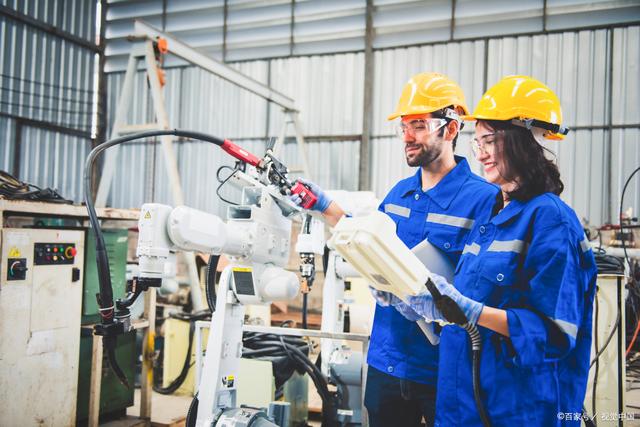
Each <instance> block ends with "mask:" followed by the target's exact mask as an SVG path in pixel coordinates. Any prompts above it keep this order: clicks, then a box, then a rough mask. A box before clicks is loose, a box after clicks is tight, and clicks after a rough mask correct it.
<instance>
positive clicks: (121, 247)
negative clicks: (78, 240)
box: [76, 229, 136, 425]
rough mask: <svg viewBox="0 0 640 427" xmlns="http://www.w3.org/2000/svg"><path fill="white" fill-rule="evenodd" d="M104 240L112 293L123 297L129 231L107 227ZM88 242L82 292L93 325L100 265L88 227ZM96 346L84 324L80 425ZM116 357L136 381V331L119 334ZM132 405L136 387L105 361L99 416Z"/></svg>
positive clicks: (86, 318) (84, 321)
mask: <svg viewBox="0 0 640 427" xmlns="http://www.w3.org/2000/svg"><path fill="white" fill-rule="evenodd" d="M103 232H104V239H105V244H106V247H107V251H108V254H109V268H110V270H111V283H112V285H113V296H114V299H115V298H122V297H123V296H124V295H125V293H126V267H127V250H128V237H127V236H128V231H127V230H126V229H124V230H122V229H111V230H109V229H107V230H104V231H103ZM86 236H87V237H86V242H85V243H86V244H85V248H86V249H85V251H86V252H85V265H84V286H83V294H82V324H83V325H92V324H94V323H98V322H99V321H100V315H99V314H98V303H97V301H96V294H97V293H98V292H99V289H98V268H97V265H96V251H95V236H94V234H93V231H91V230H88V231H87V234H86ZM92 347H93V338H92V328H87V327H83V328H82V330H81V335H80V363H79V370H78V401H77V406H76V407H77V409H76V419H77V424H78V425H85V424H86V420H87V418H88V416H89V389H90V382H91V371H92V366H91V353H92ZM116 358H117V359H118V362H119V363H120V366H121V367H122V369H123V371H124V373H125V375H126V376H127V379H128V380H129V383H130V384H133V383H134V377H135V366H136V333H135V331H132V332H130V333H128V334H125V335H123V336H120V337H118V346H117V348H116ZM132 405H133V389H127V388H126V387H125V386H124V385H122V384H121V383H120V382H119V381H118V379H117V378H116V376H115V375H114V374H113V372H112V371H111V369H109V362H108V361H107V360H106V355H105V359H104V360H103V362H102V381H101V386H100V415H101V416H105V415H106V416H109V415H121V414H124V413H125V412H126V409H127V407H129V406H132Z"/></svg>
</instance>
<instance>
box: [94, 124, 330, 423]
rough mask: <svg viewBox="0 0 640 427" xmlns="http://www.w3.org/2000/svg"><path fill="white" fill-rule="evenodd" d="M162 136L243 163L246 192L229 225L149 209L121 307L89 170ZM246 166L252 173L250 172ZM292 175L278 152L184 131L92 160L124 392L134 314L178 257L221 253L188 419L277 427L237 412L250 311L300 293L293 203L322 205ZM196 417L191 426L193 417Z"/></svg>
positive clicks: (108, 309)
mask: <svg viewBox="0 0 640 427" xmlns="http://www.w3.org/2000/svg"><path fill="white" fill-rule="evenodd" d="M160 135H175V136H181V137H189V138H194V139H199V140H203V141H206V142H211V143H213V144H215V145H218V146H220V147H221V148H222V149H223V150H225V151H226V152H228V153H229V154H231V155H232V156H233V157H235V158H236V159H238V160H239V162H238V163H237V164H236V167H235V168H234V170H233V172H232V173H231V175H230V176H229V177H228V178H227V179H226V181H229V180H232V181H235V182H236V183H238V184H240V185H242V186H243V190H242V200H241V203H240V204H239V205H235V206H230V207H229V209H228V214H227V217H228V219H227V222H226V223H225V222H223V220H222V219H220V218H219V217H218V216H216V215H213V214H209V213H206V212H202V211H199V210H196V209H192V208H189V207H186V206H178V207H176V208H173V207H171V206H167V205H161V204H153V203H150V204H145V205H143V206H142V208H141V213H140V219H139V223H138V229H139V239H138V248H137V255H138V259H139V273H138V276H137V277H134V278H133V280H132V281H131V283H130V285H129V293H128V294H127V296H126V298H124V299H120V300H117V301H115V303H114V301H113V289H112V285H111V280H110V279H111V278H110V273H109V258H108V255H107V251H106V249H105V243H104V237H103V233H102V231H101V228H100V224H99V222H98V220H97V216H96V214H95V208H94V206H93V200H92V198H91V197H90V176H91V169H92V166H93V162H94V160H95V158H96V156H97V155H98V154H100V153H101V152H102V151H104V150H106V149H107V148H109V147H111V146H114V145H118V144H121V143H124V142H127V141H131V140H134V139H142V138H147V137H150V136H160ZM247 165H250V166H253V167H254V168H255V170H247V168H246V166H247ZM287 174H288V170H287V168H286V166H284V165H283V164H282V163H281V162H280V161H279V160H278V159H277V158H275V157H274V155H273V152H272V146H270V147H268V148H267V153H266V155H265V156H264V157H263V158H258V157H256V156H254V155H252V154H251V153H248V152H247V151H245V150H243V149H242V148H240V147H238V146H237V145H235V144H233V143H232V142H231V141H228V140H224V141H223V140H220V139H218V138H215V137H211V136H208V135H204V134H200V133H197V132H187V131H179V130H164V131H148V132H141V133H139V134H134V135H129V136H126V137H121V138H117V139H114V140H111V141H107V142H105V143H103V144H101V145H100V146H98V147H96V148H95V149H94V150H93V151H92V152H91V153H90V155H89V157H88V159H87V162H86V167H85V202H86V204H87V210H88V212H89V218H90V220H91V225H92V228H93V229H94V231H95V232H96V258H97V266H98V276H99V279H100V295H99V299H98V302H99V305H100V309H99V311H100V316H101V318H102V323H101V324H100V325H97V327H96V331H95V332H96V334H98V335H102V336H103V344H104V347H105V351H106V354H107V357H108V360H109V362H110V364H111V367H112V368H113V370H114V372H115V373H116V374H117V375H118V377H119V378H120V379H121V381H122V382H123V383H125V384H127V380H126V377H125V376H124V374H123V372H122V370H121V368H120V367H119V365H118V361H117V359H116V355H115V347H116V346H115V344H116V343H117V340H118V337H119V336H122V335H123V334H124V333H127V332H128V331H130V330H131V321H130V312H129V307H130V306H131V305H132V304H133V302H134V301H135V300H136V298H137V297H138V296H139V295H140V294H141V293H142V292H143V291H145V290H147V289H149V288H152V287H159V286H160V284H161V282H162V278H163V276H164V275H165V272H166V264H167V263H172V262H174V254H175V252H176V251H178V250H180V251H198V252H204V253H209V254H212V255H214V256H213V257H212V258H213V259H215V258H217V256H219V255H220V254H222V253H224V254H225V255H226V256H227V257H228V258H229V259H230V264H229V266H227V267H226V268H225V269H224V271H223V273H222V275H221V278H220V284H219V288H218V292H217V297H216V299H215V307H210V308H211V310H212V312H213V314H212V321H211V336H212V337H214V338H212V339H210V340H209V342H208V345H207V352H206V357H205V362H204V367H203V373H202V378H201V380H200V384H201V386H200V389H199V393H198V396H197V397H196V398H195V399H194V405H193V408H192V410H191V411H190V413H191V414H194V413H195V414H197V417H196V422H195V424H196V425H198V426H212V425H221V426H222V425H251V426H270V425H276V424H273V423H272V422H271V421H269V419H268V417H267V414H265V413H264V412H263V411H261V410H258V409H256V410H253V409H245V408H243V409H239V408H236V406H237V405H236V384H237V382H236V377H237V375H238V366H239V360H240V357H241V355H242V328H243V323H244V313H245V307H244V305H245V304H263V303H268V302H271V301H274V300H287V299H292V298H293V297H295V296H296V295H297V293H298V291H299V289H300V283H299V281H298V278H297V276H296V275H295V274H294V273H292V272H290V271H286V270H285V269H284V268H283V267H284V266H285V264H286V262H287V261H288V258H289V247H290V238H291V217H292V216H294V215H296V214H298V213H299V212H300V208H299V207H298V206H296V205H294V204H293V203H292V202H291V201H290V200H289V199H288V197H287V196H288V195H290V194H297V195H299V196H300V197H301V198H302V205H303V206H304V207H307V208H308V207H311V206H312V205H313V204H314V203H315V201H316V197H315V195H314V194H313V193H312V192H311V191H310V190H309V188H307V187H306V186H305V185H304V184H302V183H300V182H291V181H290V180H289V179H288V176H287ZM205 384H206V386H205ZM327 394H328V392H327ZM196 407H197V409H195V408H196ZM189 418H190V420H192V419H193V417H192V415H191V416H190V417H189ZM189 422H191V421H189ZM237 423H244V424H237Z"/></svg>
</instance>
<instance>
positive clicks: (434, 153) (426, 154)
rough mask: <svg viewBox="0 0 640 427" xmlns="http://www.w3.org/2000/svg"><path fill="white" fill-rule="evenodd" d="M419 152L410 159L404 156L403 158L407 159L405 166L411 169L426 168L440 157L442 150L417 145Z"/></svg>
mask: <svg viewBox="0 0 640 427" xmlns="http://www.w3.org/2000/svg"><path fill="white" fill-rule="evenodd" d="M419 147H420V151H419V152H418V153H417V154H413V155H412V157H411V158H409V156H408V155H407V154H406V152H405V157H406V159H407V164H408V165H409V166H411V167H414V166H427V165H428V164H430V163H431V162H433V161H434V160H435V159H437V158H438V157H440V154H441V153H442V149H441V148H440V147H434V146H430V147H425V146H424V145H419Z"/></svg>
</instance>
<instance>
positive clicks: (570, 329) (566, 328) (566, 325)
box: [551, 319, 578, 339]
mask: <svg viewBox="0 0 640 427" xmlns="http://www.w3.org/2000/svg"><path fill="white" fill-rule="evenodd" d="M551 320H553V321H554V322H555V324H556V325H558V327H559V328H560V329H562V332H564V333H565V334H567V335H569V336H570V337H572V338H573V339H576V336H577V335H578V327H577V326H576V325H574V324H573V323H571V322H567V321H566V320H559V319H551Z"/></svg>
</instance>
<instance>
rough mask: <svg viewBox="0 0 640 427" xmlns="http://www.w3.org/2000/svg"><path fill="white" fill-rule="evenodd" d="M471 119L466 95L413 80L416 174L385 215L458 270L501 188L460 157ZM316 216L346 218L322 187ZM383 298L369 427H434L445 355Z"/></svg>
mask: <svg viewBox="0 0 640 427" xmlns="http://www.w3.org/2000/svg"><path fill="white" fill-rule="evenodd" d="M461 114H468V109H467V106H466V102H465V99H464V94H463V93H462V89H461V88H460V87H459V86H458V85H457V84H456V83H454V82H453V81H451V80H450V79H449V78H448V77H446V76H444V75H442V74H437V73H421V74H417V75H415V76H413V77H412V78H411V79H410V80H409V81H408V82H407V84H406V85H405V86H404V89H403V91H402V95H401V96H400V100H399V102H398V106H397V108H396V111H395V112H394V113H393V114H391V115H390V116H389V118H388V119H389V120H394V119H397V118H400V120H399V123H398V126H397V129H398V135H399V136H400V138H401V139H402V141H403V143H404V152H405V156H406V160H407V164H408V165H409V166H412V167H417V168H418V170H417V171H416V173H415V174H414V175H413V176H411V177H409V178H406V179H403V180H401V181H400V182H398V183H397V184H396V185H395V186H394V187H393V188H392V189H391V191H390V192H389V193H388V194H387V196H386V197H385V198H384V200H383V202H382V203H381V205H380V206H379V209H380V210H381V211H383V212H385V213H386V214H387V215H389V216H390V217H391V218H392V219H393V220H394V222H395V223H396V226H397V229H396V232H397V235H398V237H399V238H400V239H401V240H402V241H403V242H404V243H405V244H406V245H407V246H408V247H409V248H412V247H414V246H415V245H417V244H418V243H420V242H422V241H423V240H425V239H428V240H429V242H431V243H432V244H433V245H435V246H436V247H437V248H439V249H440V250H442V251H443V252H444V253H445V254H446V255H447V256H448V257H449V259H450V260H451V262H452V264H453V265H455V264H457V262H458V259H459V258H460V256H461V254H462V251H463V250H464V245H465V240H466V237H467V234H468V233H469V231H470V230H471V227H472V225H473V223H474V221H475V218H476V217H478V216H483V217H484V216H486V217H487V218H488V216H489V214H490V212H491V209H492V207H493V205H494V203H495V200H496V195H497V194H498V188H497V187H495V186H493V185H491V184H489V183H487V182H486V181H484V180H483V179H482V178H480V177H478V176H476V175H474V174H473V173H472V172H471V170H470V169H469V165H468V163H467V161H466V160H465V159H464V158H462V157H458V156H454V154H453V152H454V149H455V144H456V141H457V138H458V133H459V131H460V128H461V120H460V118H459V116H460V115H461ZM311 191H313V192H314V193H316V194H317V195H318V196H319V200H318V202H317V204H316V206H314V210H318V211H320V212H322V214H323V216H324V218H325V220H326V221H327V222H328V223H329V224H330V225H335V224H336V223H337V222H338V220H339V219H340V217H341V216H342V215H344V211H343V210H342V209H341V208H340V206H338V205H337V204H336V203H335V202H332V201H331V200H330V199H329V198H328V197H327V196H326V194H325V193H324V192H323V191H322V190H321V189H320V188H319V187H318V186H316V185H314V184H311ZM380 297H381V295H379V294H378V298H376V299H377V300H378V305H377V306H376V313H375V317H374V322H373V329H372V332H371V342H370V346H369V353H368V357H367V363H368V364H369V370H368V373H367V385H366V390H365V406H366V407H367V411H368V413H369V420H370V425H371V426H372V427H377V426H391V425H398V426H403V427H404V426H419V425H420V424H421V423H420V421H421V419H422V418H423V417H424V419H425V420H426V422H427V425H433V422H434V416H435V397H436V382H437V375H438V372H437V366H438V347H437V346H434V345H432V344H431V343H430V342H429V341H428V340H427V338H426V337H425V335H424V333H423V332H422V330H421V329H420V328H419V327H418V325H417V324H416V323H415V322H411V321H409V320H407V319H406V318H405V317H403V316H402V315H401V314H400V313H399V312H398V311H396V309H394V308H393V307H391V306H389V305H388V304H387V303H385V298H384V296H382V298H380Z"/></svg>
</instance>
